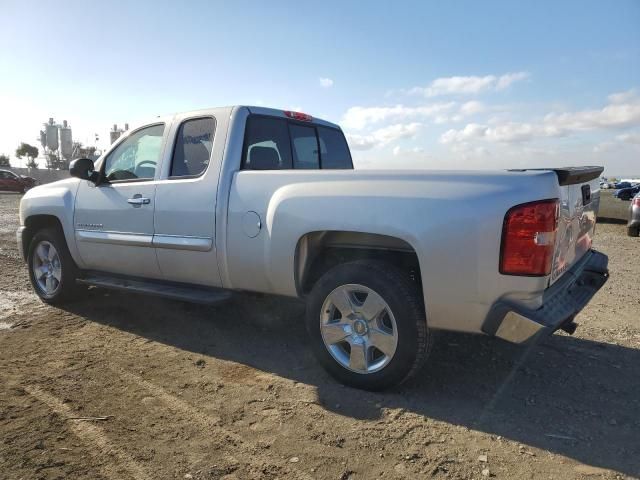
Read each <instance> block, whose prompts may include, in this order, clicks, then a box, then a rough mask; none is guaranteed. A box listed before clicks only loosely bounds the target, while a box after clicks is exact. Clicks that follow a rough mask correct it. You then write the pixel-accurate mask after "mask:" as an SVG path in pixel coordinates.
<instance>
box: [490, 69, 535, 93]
mask: <svg viewBox="0 0 640 480" xmlns="http://www.w3.org/2000/svg"><path fill="white" fill-rule="evenodd" d="M527 78H529V74H528V73H527V72H515V73H506V74H504V75H502V76H500V77H498V81H497V82H496V90H504V89H506V88H509V87H510V86H511V84H512V83H515V82H519V81H521V80H526V79H527Z"/></svg>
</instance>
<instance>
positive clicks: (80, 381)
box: [0, 194, 640, 480]
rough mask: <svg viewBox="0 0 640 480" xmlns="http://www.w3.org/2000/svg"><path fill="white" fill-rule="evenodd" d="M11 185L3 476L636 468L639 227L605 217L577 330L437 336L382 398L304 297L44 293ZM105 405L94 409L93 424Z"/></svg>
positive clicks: (588, 474)
mask: <svg viewBox="0 0 640 480" xmlns="http://www.w3.org/2000/svg"><path fill="white" fill-rule="evenodd" d="M19 198H20V197H19V196H18V195H11V194H0V271H1V274H0V478H2V479H19V478H23V479H80V478H81V479H114V480H115V479H129V478H134V479H165V478H167V479H172V478H177V479H183V478H193V479H217V478H226V479H252V478H265V479H271V478H298V479H312V478H321V479H325V478H327V479H336V480H337V479H370V478H385V479H386V478H389V479H393V478H411V479H413V478H429V479H430V478H436V479H439V478H449V479H483V478H513V479H527V478H536V479H538V478H542V479H573V478H600V477H601V478H638V476H640V262H639V261H638V259H639V254H640V241H639V240H640V239H638V238H629V237H627V236H625V229H624V225H616V224H599V225H598V227H597V241H596V246H597V247H598V248H600V249H601V250H602V251H604V252H605V253H606V254H608V255H609V259H610V269H611V279H610V280H609V282H608V283H607V284H606V285H605V286H604V287H603V289H602V290H601V291H600V292H599V293H598V294H597V295H596V297H595V298H594V299H593V300H592V302H591V303H590V305H589V306H588V307H587V308H586V309H585V310H584V312H582V313H581V314H580V315H579V317H578V318H577V322H578V323H579V324H580V327H579V328H578V330H577V332H576V334H575V335H574V336H568V335H566V334H563V333H561V334H556V335H554V336H552V337H549V338H547V339H545V340H544V341H542V342H540V343H539V344H537V345H535V346H533V347H532V348H530V349H523V348H520V347H516V346H512V345H509V344H506V343H504V342H502V341H499V340H495V339H490V338H483V337H479V336H463V335H453V334H444V333H440V334H438V335H437V338H436V342H435V345H434V350H433V353H432V355H431V357H430V360H429V362H428V364H427V366H426V367H425V369H424V370H423V371H422V372H421V374H420V375H419V376H418V378H417V379H416V380H414V381H412V382H410V383H409V384H406V385H404V386H403V387H402V388H400V389H398V390H395V391H392V392H386V393H379V394H372V393H366V392H362V391H357V390H353V389H350V388H347V387H343V386H341V385H339V384H337V383H336V382H335V381H333V380H332V379H331V378H330V377H328V375H327V374H325V372H324V371H323V370H322V369H321V368H320V367H319V366H318V364H317V363H316V361H315V360H314V358H313V357H312V356H311V353H310V351H309V346H308V343H307V339H306V336H305V331H304V327H303V322H302V321H301V317H302V314H303V311H304V306H303V305H301V304H300V303H298V302H296V301H289V300H284V299H281V298H266V297H261V296H258V295H240V294H238V295H236V296H235V297H234V298H233V300H231V301H229V302H228V303H226V304H224V305H220V306H218V307H215V308H213V307H202V306H194V305H188V304H184V303H180V302H173V301H166V300H158V299H150V298H146V297H143V296H137V295H131V294H124V293H113V292H108V291H101V290H98V289H92V290H90V291H89V292H88V295H87V297H86V299H84V300H82V301H78V302H76V303H74V304H72V305H69V306H67V307H65V308H64V309H59V308H53V307H49V306H45V305H43V304H42V303H40V302H39V301H38V300H37V299H36V297H35V295H34V294H32V293H31V289H30V286H29V282H28V278H27V273H26V268H25V265H24V264H23V263H22V262H21V261H20V259H19V256H18V251H17V248H16V246H15V240H14V239H15V236H14V232H15V229H16V227H17V225H18V217H17V213H18V201H19ZM95 417H98V419H96V418H95Z"/></svg>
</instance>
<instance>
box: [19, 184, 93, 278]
mask: <svg viewBox="0 0 640 480" xmlns="http://www.w3.org/2000/svg"><path fill="white" fill-rule="evenodd" d="M79 185H80V180H78V179H75V178H69V179H65V180H61V181H58V182H54V183H49V184H46V185H40V186H38V187H35V188H32V189H31V190H29V191H28V192H27V193H26V194H25V195H24V196H23V197H22V200H21V201H20V225H21V226H23V227H24V226H26V227H28V226H29V219H30V218H33V217H35V216H38V215H47V216H53V217H55V218H57V219H58V221H59V222H60V225H62V230H63V233H64V236H65V239H66V241H67V246H68V247H69V252H70V253H71V256H72V257H73V260H74V261H75V262H76V264H77V265H78V266H80V267H82V262H81V258H80V255H79V254H78V250H77V247H76V242H75V236H74V234H73V232H74V227H73V215H74V208H75V198H76V194H77V192H78V186H79Z"/></svg>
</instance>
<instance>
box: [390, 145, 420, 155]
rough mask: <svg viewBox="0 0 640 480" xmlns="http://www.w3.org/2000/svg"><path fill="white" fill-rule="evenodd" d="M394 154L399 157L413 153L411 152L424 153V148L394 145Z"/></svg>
mask: <svg viewBox="0 0 640 480" xmlns="http://www.w3.org/2000/svg"><path fill="white" fill-rule="evenodd" d="M392 152H393V156H394V157H398V156H400V155H411V154H419V153H424V148H421V147H413V148H402V147H400V146H398V145H396V146H395V147H393V150H392Z"/></svg>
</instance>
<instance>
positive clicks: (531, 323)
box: [482, 250, 609, 343]
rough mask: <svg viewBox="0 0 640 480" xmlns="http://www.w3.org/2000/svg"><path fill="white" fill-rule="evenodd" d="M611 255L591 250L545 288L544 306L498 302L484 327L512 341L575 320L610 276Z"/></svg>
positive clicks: (531, 337)
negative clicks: (528, 307)
mask: <svg viewBox="0 0 640 480" xmlns="http://www.w3.org/2000/svg"><path fill="white" fill-rule="evenodd" d="M608 263H609V258H608V257H607V256H606V255H605V254H603V253H600V252H597V251H595V250H590V251H589V252H587V253H586V254H585V255H584V257H583V258H582V259H580V261H579V262H578V263H577V264H576V265H574V266H573V267H571V269H570V270H568V271H567V272H565V274H564V275H563V276H562V277H561V278H560V279H559V280H558V281H557V282H556V283H554V284H553V285H552V286H551V287H549V288H548V289H547V290H545V292H544V294H543V299H542V307H540V308H538V309H537V310H532V309H527V308H523V307H521V306H519V305H515V304H511V303H509V302H504V301H499V302H497V303H496V304H495V305H494V306H493V307H492V309H491V311H490V312H489V315H488V316H487V320H486V321H485V322H484V324H483V326H482V330H483V331H484V332H485V333H486V334H488V335H492V336H496V337H499V338H502V339H504V340H507V341H509V342H513V343H528V342H532V341H533V340H534V339H536V338H537V337H539V336H542V335H547V334H550V333H553V332H555V331H556V330H558V329H560V328H562V327H563V326H564V325H566V324H569V323H571V322H572V321H573V318H574V317H575V316H576V315H577V314H578V312H580V311H581V310H582V309H583V308H584V307H585V306H586V305H587V303H589V301H590V300H591V298H592V297H593V296H594V295H595V294H596V292H597V291H598V290H600V288H602V286H603V285H604V284H605V282H606V281H607V279H608V278H609V270H608V268H607V266H608Z"/></svg>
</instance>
